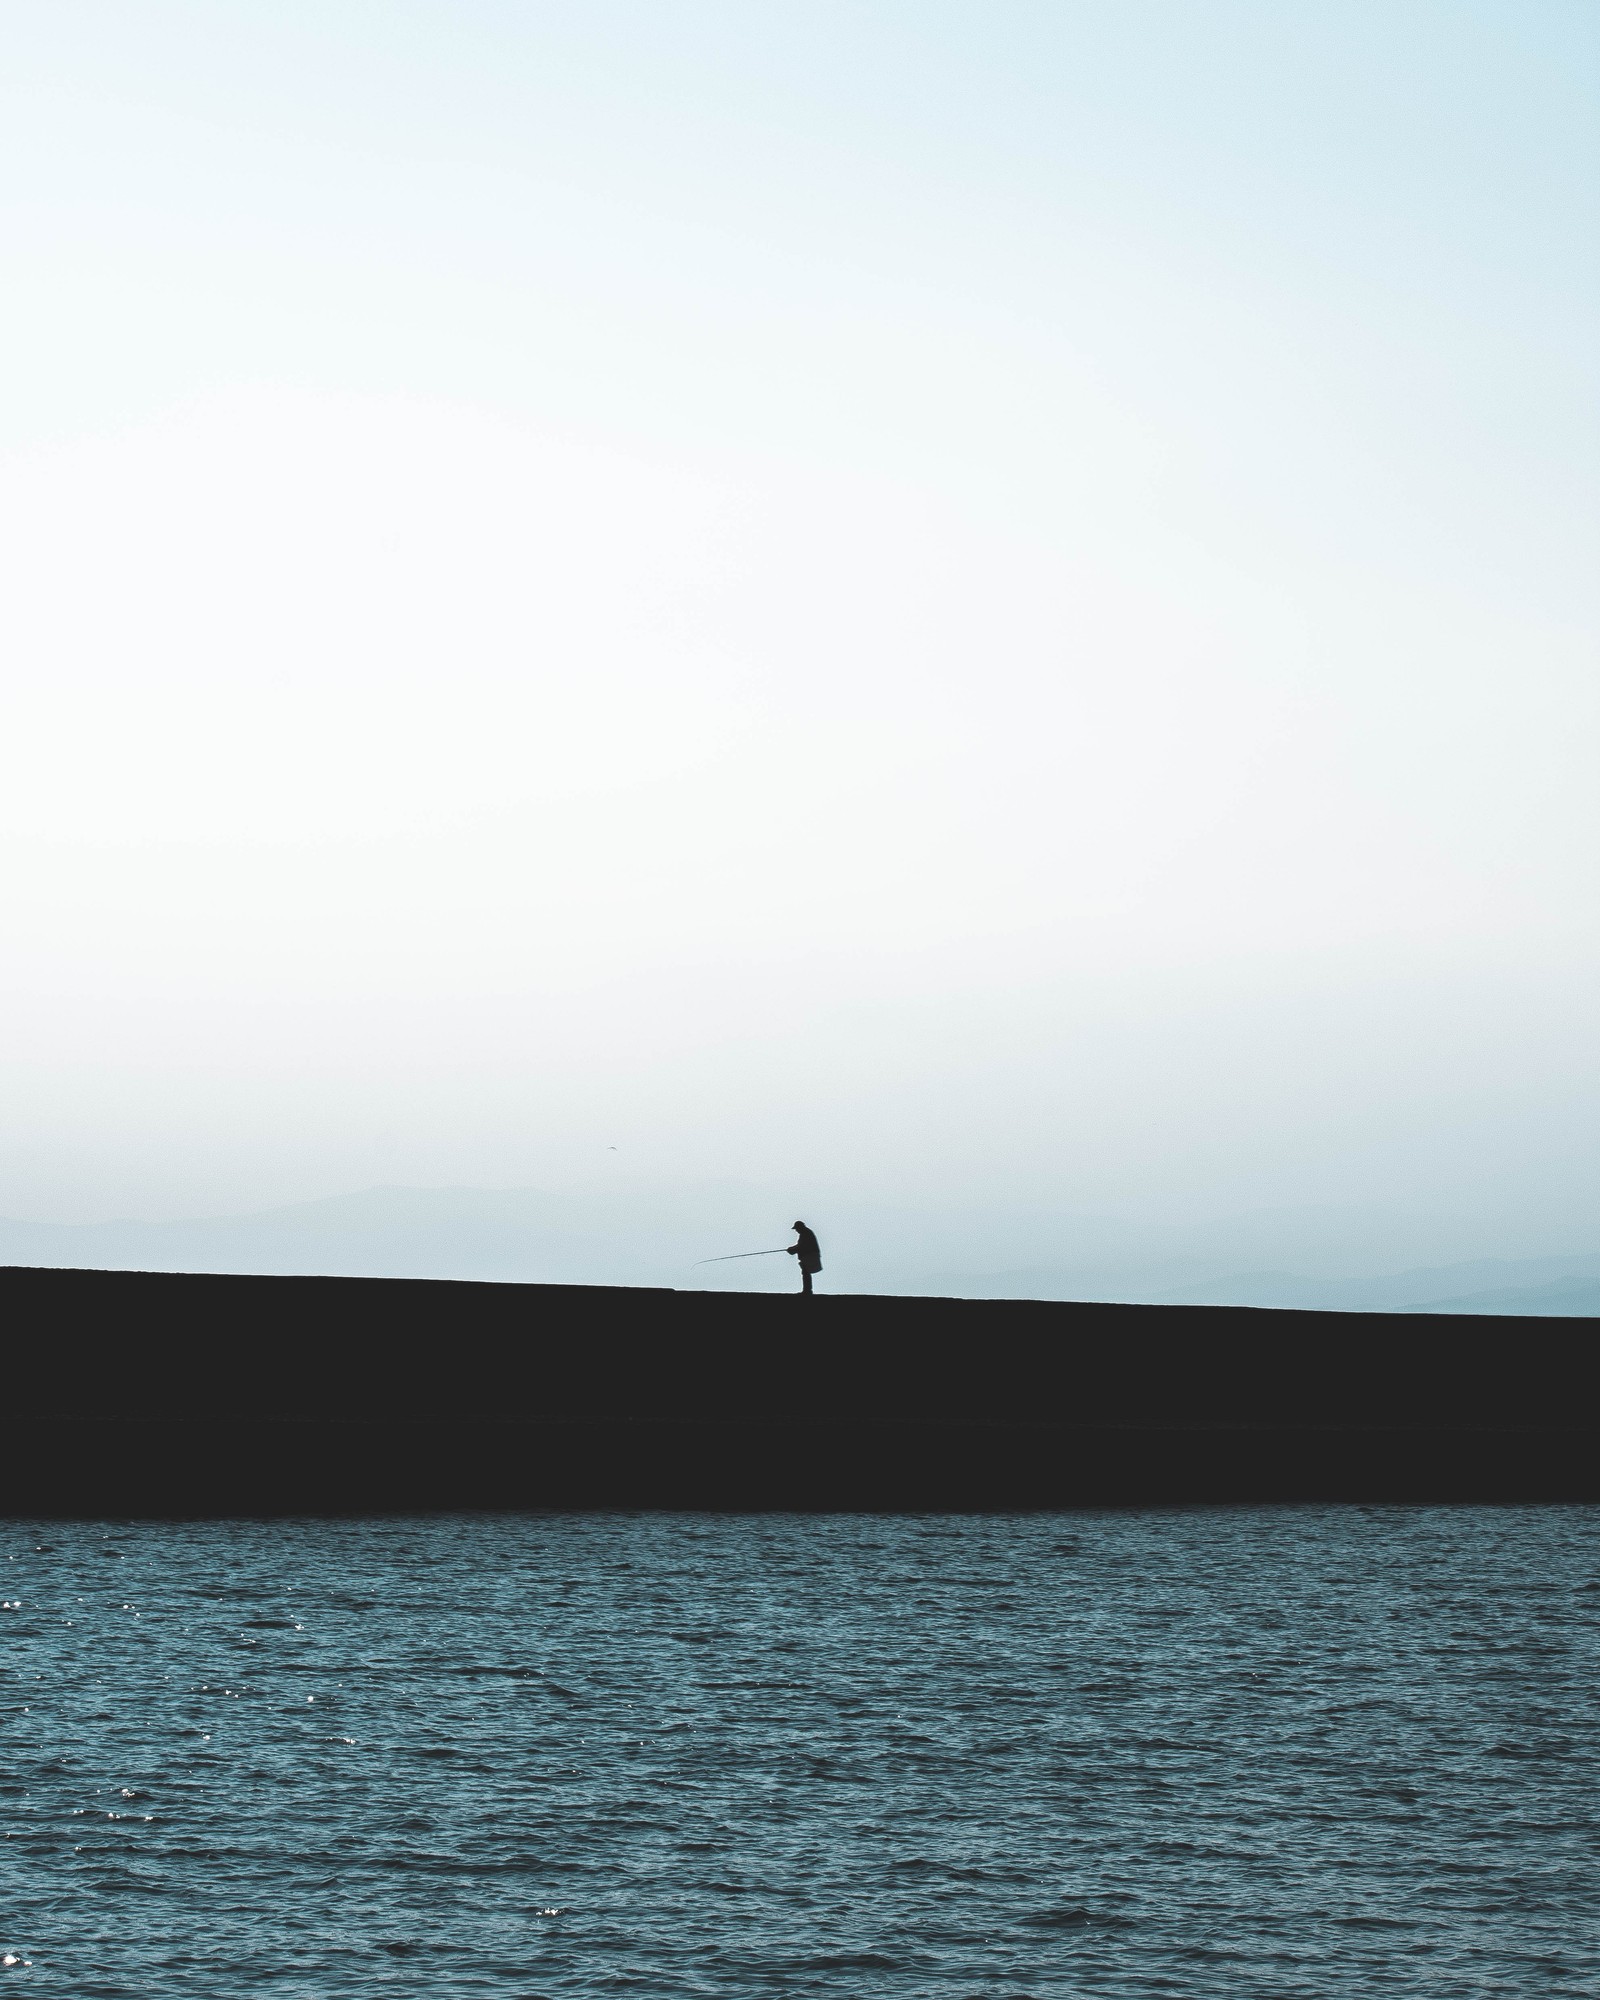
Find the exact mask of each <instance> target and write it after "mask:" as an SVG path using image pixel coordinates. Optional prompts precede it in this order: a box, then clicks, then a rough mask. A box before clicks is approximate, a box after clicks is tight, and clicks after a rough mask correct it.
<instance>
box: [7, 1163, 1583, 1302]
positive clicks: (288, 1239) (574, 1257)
mask: <svg viewBox="0 0 1600 2000" xmlns="http://www.w3.org/2000/svg"><path fill="white" fill-rule="evenodd" d="M797 1204H799V1205H800V1206H799V1208H798V1210H797V1206H796V1205H797ZM796 1212H800V1213H804V1214H807V1215H811V1214H812V1213H813V1212H815V1216H816V1220H817V1227H818V1231H819V1234H820V1235H821V1236H822V1238H823V1242H824V1245H825V1248H826V1251H827V1265H828V1269H827V1279H826V1281H825V1282H826V1284H827V1286H828V1287H829V1288H830V1289H837V1290H838V1291H850V1292H863V1293H878V1294H899V1295H902V1296H918V1297H930V1296H946V1297H952V1298H969V1299H972V1298H991V1299H1007V1298H1010V1299H1023V1298H1035V1299H1047V1300H1048V1299H1056V1300H1070V1299H1078V1300H1083V1301H1104V1302H1123V1303H1128V1304H1152V1305H1155V1304H1176V1305H1237V1306H1274V1307H1286V1308H1308V1309H1313V1310H1319V1309H1320V1310H1324V1311H1345V1312H1408V1311H1411V1312H1415V1311H1427V1310H1433V1309H1435V1308H1437V1309H1438V1310H1439V1311H1451V1312H1475V1313H1476V1312H1506V1313H1529V1314H1536V1315H1545V1316H1549V1315H1563V1314H1576V1315H1585V1314H1589V1313H1594V1312H1596V1311H1600V1306H1597V1305H1596V1303H1595V1294H1596V1288H1597V1287H1600V1255H1597V1254H1595V1253H1593V1252H1582V1253H1577V1254H1573V1255H1569V1256H1545V1257H1535V1258H1521V1259H1508V1258H1503V1257H1468V1258H1462V1259H1458V1260H1456V1261H1450V1253H1451V1252H1452V1251H1454V1250H1456V1249H1457V1247H1458V1246H1459V1247H1462V1248H1465V1247H1468V1246H1470V1245H1471V1244H1472V1243H1473V1242H1474V1241H1481V1232H1480V1231H1479V1230H1477V1229H1476V1228H1475V1227H1474V1225H1473V1224H1472V1223H1471V1222H1470V1220H1464V1219H1459V1218H1458V1219H1455V1220H1451V1219H1449V1218H1446V1219H1444V1220H1443V1221H1442V1222H1441V1221H1438V1220H1430V1219H1429V1218H1426V1217H1424V1218H1408V1217H1406V1216H1397V1215H1393V1214H1389V1213H1387V1212H1385V1211H1382V1210H1365V1209H1335V1208H1324V1209H1299V1210H1295V1209H1280V1210H1261V1211H1256V1212H1253V1213H1250V1214H1245V1215H1238V1216H1231V1217H1223V1218H1220V1219H1218V1220H1216V1221H1213V1222H1205V1223H1188V1224H1183V1225H1181V1226H1178V1225H1162V1224H1156V1223H1142V1222H1137V1221H1132V1220H1130V1219H1128V1218H1127V1217H1123V1216H1117V1215H1100V1214H1094V1213H1058V1212H1052V1211H1050V1210H1047V1209H1044V1208H1040V1209H1038V1210H1035V1211H1029V1212H1027V1213H1022V1212H1019V1211H1016V1210H1014V1209H1002V1208H996V1209H994V1210H992V1211H981V1212H980V1211H972V1210H960V1209H956V1210H952V1209H934V1208H931V1207H930V1208H926V1209H922V1208H918V1209H912V1208H905V1209H895V1208H890V1207H887V1206H881V1205H880V1206H873V1205H870V1204H867V1203H862V1202H856V1201H848V1200H846V1199H845V1198H843V1197H842V1196H836V1197H835V1199H834V1200H833V1201H832V1202H831V1203H829V1202H828V1201H827V1200H826V1199H825V1198H822V1197H819V1196H818V1195H817V1194H816V1193H815V1192H814V1191H813V1190H811V1189H810V1188H778V1189H774V1188H771V1187H761V1186H751V1185H749V1184H740V1183H702V1184H693V1185H687V1186H672V1187H663V1186H660V1185H653V1184H645V1183H630V1182H625V1181H621V1180H618V1181H615V1182H611V1183H606V1184H594V1185H591V1186H588V1187H585V1188H579V1189H566V1190H542V1189H537V1188H502V1189H488V1188H472V1187H444V1188H416V1187H376V1188H367V1189H363V1190H361V1191H360V1192H357V1193H352V1194H344V1195H334V1196H329V1197H327V1198H325V1199H322V1200H317V1201H307V1202H297V1203H294V1204H291V1205H288V1206H284V1207H280V1208H274V1209H269V1210H266V1211H263V1212H260V1213H257V1214H253V1215H234V1216H214V1217H206V1218H200V1219H193V1220H183V1221H172V1222H142V1221H119V1222H102V1223H77V1224H65V1223H40V1222H18V1221H4V1220H0V1264H12V1265H35V1266H47V1267H56V1268H78V1269H86V1270H144V1271H193V1272H220V1273H226V1272H238V1273H242V1274H256V1275H261V1276H274V1275H304V1276H326V1277H394V1278H455V1279H490V1280H503V1281H507V1282H515V1283H553V1284H587V1285H657V1286H661V1285H665V1286H672V1287H677V1288H692V1289H703V1290H708V1291H717V1290H757V1291H759V1290H778V1291H785V1290H789V1289H791V1288H792V1286H793V1283H794V1272H793V1269H792V1267H791V1266H790V1264H789V1262H788V1260H786V1259H774V1260H772V1263H771V1264H770V1265H769V1266H763V1265H762V1264H760V1263H755V1264H751V1263H732V1264H723V1265H708V1266H704V1267H702V1268H700V1269H699V1270H695V1269H694V1268H692V1267H693V1266H694V1263H695V1260H696V1259H697V1258H701V1257H709V1256H714V1255H716V1254H718V1253H720V1252H725V1251H731V1250H741V1249H746V1248H752V1247H755V1246H757V1245H760V1244H763V1243H766V1242H769V1241H777V1240H778V1237H780V1236H784V1235H787V1233H788V1232H787V1224H788V1220H789V1217H790V1216H791V1215H792V1214H795V1213H796ZM775 1230H776V1232H777V1235H774V1231H775ZM1441 1251H1442V1252H1443V1253H1444V1255H1443V1256H1439V1255H1438V1253H1439V1252H1441ZM1408 1252H1409V1255H1408ZM1419 1252H1420V1253H1421V1254H1420V1255H1419V1254H1418V1253H1419ZM1430 1253H1431V1254H1432V1255H1433V1256H1434V1257H1435V1259H1436V1261H1428V1262H1425V1261H1423V1260H1424V1259H1425V1258H1427V1257H1429V1255H1430ZM1391 1258H1392V1259H1393V1261H1392V1262H1390V1261H1388V1260H1390V1259H1391ZM1002 1260H1005V1261H1002ZM1297 1266H1298V1268H1296V1267H1297ZM1586 1287H1587V1289H1585V1288H1586Z"/></svg>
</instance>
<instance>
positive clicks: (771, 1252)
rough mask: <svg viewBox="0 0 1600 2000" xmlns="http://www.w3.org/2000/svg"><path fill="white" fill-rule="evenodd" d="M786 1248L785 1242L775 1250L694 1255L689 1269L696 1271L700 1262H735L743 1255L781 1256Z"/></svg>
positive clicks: (786, 1250) (784, 1253) (785, 1253)
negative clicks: (711, 1255)
mask: <svg viewBox="0 0 1600 2000" xmlns="http://www.w3.org/2000/svg"><path fill="white" fill-rule="evenodd" d="M788 1249H789V1246H788V1244H787V1243H780V1244H779V1245H778V1247H777V1249H776V1250H733V1251H730V1252H729V1254H728V1255H727V1256H726V1257H696V1259H695V1260H694V1262H693V1263H692V1264H691V1265H690V1266H689V1269H690V1270H691V1271H698V1270H699V1268H700V1266H701V1265H702V1264H737V1263H738V1262H739V1261H740V1259H741V1258H743V1257H782V1256H785V1255H787V1253H788Z"/></svg>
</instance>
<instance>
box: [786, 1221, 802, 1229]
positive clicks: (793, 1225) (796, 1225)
mask: <svg viewBox="0 0 1600 2000" xmlns="http://www.w3.org/2000/svg"><path fill="white" fill-rule="evenodd" d="M789 1227H790V1228H791V1229H804V1228H805V1224H804V1223H803V1222H791V1223H790V1224H789Z"/></svg>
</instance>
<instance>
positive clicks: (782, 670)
mask: <svg viewBox="0 0 1600 2000" xmlns="http://www.w3.org/2000/svg"><path fill="white" fill-rule="evenodd" d="M7 25H8V61H7V64H6V74H5V76H4V78H3V79H0V108H3V116H0V160H3V161H4V163H5V167H6V172H5V175H4V192H3V194H0V232H3V235H0V240H3V242H4V245H5V252H4V254H5V260H6V268H7V270H8V273H9V276H10V280H11V293H12V296H13V298H14V299H15V300H18V301H21V302H22V309H20V310H13V311H12V312H11V313H9V314H8V315H6V318H5V321H4V323H3V324H0V357H3V359H4V363H5V370H6V377H7V380H8V383H9V384H10V387H11V394H10V395H8V396H7V397H6V398H5V399H4V403H3V405H0V525H3V530H4V537H5V542H6V547H7V556H8V560H7V570H8V581H7V586H6V590H5V592H4V594H3V597H0V656H3V657H4V659H5V661H6V667H5V671H4V677H3V693H0V722H3V728H0V826H3V828H4V836H5V844H6V852H7V862H8V865H7V867H6V870H5V874H4V886H3V889H0V895H3V897H4V935H5V943H4V946H3V952H4V963H5V979H4V981H3V987H0V1031H3V1032H0V1216H3V1217H7V1218H15V1219H17V1220H18V1221H19V1222H21V1223H26V1224H30V1225H31V1224H35V1223H38V1224H43V1223H62V1224H77V1223H99V1222H103V1221H106V1220H108V1219H111V1218H115V1217H120V1216H130V1217H134V1218H136V1219H137V1218H142V1219H145V1220H148V1221H159V1220H163V1219H166V1220H171V1219H176V1218H184V1217H190V1216H196V1215H205V1214H209V1215H214V1216H235V1215H241V1214H246V1213H249V1212H253V1211H259V1210H265V1209H269V1208H272V1207H274V1206H276V1205H280V1204H284V1203H290V1202H295V1201H312V1200H320V1199H322V1198H324V1197H328V1196H331V1195H335V1194H339V1193H341V1192H344V1193H351V1194H354V1193H355V1192H357V1191H359V1190H362V1189H366V1188H370V1187H374V1186H386V1187H395V1186H398V1187H407V1186H411V1187H445V1186H451V1185H459V1186H464V1187H471V1188H486V1189H491V1190H492V1189H495V1188H501V1189H519V1188H532V1187H539V1186H545V1185H548V1186H550V1187H554V1188H556V1189H558V1190H560V1189H571V1190H577V1189H584V1188H591V1187H592V1188H598V1189H602V1190H604V1188H605V1187H606V1186H607V1180H608V1177H610V1178H614V1179H619V1180H623V1181H626V1182H628V1183H629V1184H630V1185H636V1186H637V1187H639V1188H640V1189H644V1190H649V1191H650V1194H649V1203H656V1204H658V1205H659V1202H661V1201H666V1200H668V1199H669V1197H671V1196H672V1193H673V1191H674V1190H692V1189H694V1188H698V1187H703V1186H705V1185H707V1184H717V1185H722V1186H726V1187H729V1188H744V1189H751V1188H756V1189H760V1190H772V1191H774V1196H776V1191H777V1190H779V1189H787V1190H788V1191H789V1193H788V1195H787V1196H786V1197H785V1205H789V1204H794V1205H792V1206H790V1213H801V1214H805V1213H807V1212H808V1209H810V1208H812V1207H815V1208H817V1209H819V1211H820V1210H823V1209H827V1208H828V1207H829V1206H830V1205H832V1207H833V1209H834V1212H835V1213H836V1214H837V1215H840V1216H848V1217H850V1218H852V1220H851V1222H850V1223H849V1225H848V1227H849V1228H850V1229H851V1230H853V1229H854V1228H855V1227H856V1222H855V1220H854V1218H858V1217H859V1218H864V1217H868V1216H871V1215H874V1214H877V1215H886V1214H889V1213H891V1212H892V1213H895V1214H907V1215H918V1214H921V1215H923V1216H925V1217H926V1218H928V1219H929V1229H930V1230H931V1229H932V1228H933V1223H934V1221H935V1220H936V1219H937V1218H952V1217H957V1218H958V1217H960V1216H962V1215H967V1216H969V1217H971V1218H972V1234H973V1238H974V1241H975V1242H977V1241H979V1240H980V1239H982V1240H985V1241H990V1242H992V1244H993V1245H994V1246H995V1249H996V1254H997V1255H998V1253H999V1251H1000V1250H1001V1249H1002V1248H1003V1247H1004V1246H1005V1245H1006V1244H1008V1243H1011V1242H1013V1241H1025V1240H1032V1238H1031V1236H1030V1232H1032V1235H1033V1236H1041V1235H1047V1234H1048V1231H1049V1229H1050V1227H1051V1226H1052V1225H1051V1222H1050V1218H1051V1217H1056V1218H1061V1219H1063V1220H1062V1224H1061V1226H1062V1227H1066V1226H1067V1222H1068V1221H1069V1220H1070V1219H1071V1218H1082V1217H1085V1216H1091V1217H1092V1216H1096V1215H1098V1216H1103V1217H1119V1216H1120V1217H1133V1218H1136V1219H1137V1218H1144V1221H1145V1222H1146V1223H1148V1224H1149V1226H1150V1227H1151V1228H1152V1229H1154V1228H1156V1227H1157V1226H1158V1225H1159V1227H1160V1228H1167V1227H1169V1226H1170V1227H1171V1228H1173V1229H1180V1230H1181V1229H1182V1228H1186V1227H1190V1226H1198V1225H1202V1224H1205V1223H1206V1222H1207V1219H1208V1218H1213V1219H1214V1218H1227V1217H1230V1216H1238V1215H1242V1214H1246V1213H1250V1212H1255V1211H1260V1210H1264V1209H1286V1210H1296V1209H1305V1210H1313V1209H1350V1210H1359V1211H1367V1210H1370V1211H1371V1212H1372V1213H1373V1214H1375V1215H1380V1214H1399V1215H1402V1216H1417V1217H1424V1218H1427V1217H1433V1218H1443V1219H1444V1221H1443V1222H1441V1224H1440V1230H1439V1232H1438V1236H1439V1241H1440V1242H1444V1241H1445V1240H1446V1238H1447V1237H1448V1240H1449V1242H1450V1243H1454V1242H1455V1241H1456V1240H1457V1237H1458V1236H1464V1237H1466V1238H1469V1239H1472V1241H1473V1242H1475V1243H1476V1246H1477V1251H1476V1254H1481V1255H1482V1256H1484V1257H1496V1256H1511V1257H1517V1256H1525V1257H1536V1256H1542V1255H1545V1254H1546V1253H1547V1252H1550V1253H1553V1252H1556V1251H1571V1252H1574V1253H1577V1252H1582V1251H1587V1250H1590V1249H1594V1248H1600V1230H1597V1229H1596V1227H1595V1224H1594V1220H1593V1219H1594V1218H1595V1217H1596V1216H1600V1149H1597V1147H1596V1144H1595V1140H1596V1131H1597V1117H1600V1036H1597V1030H1596V1012H1597V1010H1596V1006H1595V994H1596V992H1597V991H1600V977H1597V975H1600V922H1597V915H1600V785H1597V784H1596V782H1595V770H1596V767H1597V756H1596V752H1597V748H1600V673H1597V671H1596V666H1597V661H1596V649H1595V632H1596V622H1597V621H1596V610H1597V604H1596V598H1597V582H1600V565H1597V563H1596V560H1595V553H1594V552H1595V548H1596V546H1597V540H1596V526H1597V509H1596V506H1595V471H1596V461H1597V453H1596V441H1597V439H1596V426H1595V401H1594V387H1595V367H1594V354H1595V352H1596V340H1595V336H1596V331H1597V328H1596V319H1597V315H1596V310H1595V308H1596V303H1597V294H1600V260H1597V259H1596V256H1595V249H1594V246H1595V243H1596V241H1597V240H1600V236H1597V225H1600V174H1597V171H1596V169H1597V167H1600V15H1597V14H1596V13H1595V11H1594V10H1593V9H1591V8H1587V7H1584V6H1581V5H1578V4H1565V0H1549V4H1542V5H1540V6H1539V7H1536V8H1528V7H1526V6H1519V5H1512V4H1500V3H1499V0H1485V4H1470V5H1463V4H1449V5H1445V4H1442V0H1441V4H1433V0H1408V4H1406V5H1403V6H1399V7H1396V6H1393V5H1388V4H1385V5H1378V4H1376V0H1352V4H1349V5H1345V6H1341V7H1340V8H1338V9H1326V10H1318V9H1295V10H1290V9H1284V8H1282V7H1279V6H1276V5H1272V4H1268V0H1223V3H1222V4H1218V5H1215V6H1207V7H1204V8H1200V7H1194V6H1189V5H1179V4H1176V0H1173V4H1164V0H1138V4H1133V5H1128V6H1116V7H1113V6H1110V5H1059V4H1051V5H1047V4H1043V0H1038V4H1033V0H998V4H992V5H988V6H985V7H984V8H982V9H981V10H980V9H978V8H976V7H973V6H970V5H957V4H938V0H935V4H931V5H925V6H922V7H918V8H915V9H913V8H910V7H907V6H905V5H902V4H888V3H887V0H884V4H874V0H868V4H864V5H859V6H853V7H851V8H845V9H840V8H826V7H824V8H814V9H806V10H799V9H793V10H790V9H780V8H771V9H745V8H736V7H733V6H732V5H729V4H722V3H721V0H691V4H687V5H685V6H682V7H679V8H674V9H671V10H667V11H665V12H663V11H660V10H654V9H650V8H647V7H644V6H642V5H638V4H623V0H598V4H586V5H585V6H583V7H578V6H575V5H567V4H552V5H548V6H540V7H538V8H535V9H528V8H525V7H520V6H513V5H510V4H507V0H453V4H450V5H445V4H443V0H405V4H402V5H399V6H396V7H394V8H393V9H389V10H385V11H384V12H383V13H381V14H373V13H370V12H367V11H357V12H353V13H340V12H339V11H338V10H334V11H333V12H331V13H330V12H329V11H328V10H325V9H321V8H313V7H311V6H309V5H307V4H304V0H288V4H275V5H273V6H267V5H266V4H264V0H237V4H232V5H229V6H227V7H223V8H213V9H197V8H194V7H193V6H191V5H186V4H178V0H153V4H150V5H147V6H142V7H140V8H139V9H137V10H133V11H132V12H129V11H128V10H124V9H119V8H116V7H113V6H111V5H109V4H106V0H55V4H52V5H50V6H48V7H46V6H43V5H39V4H23V5H20V6H18V7H15V8H13V9H12V10H10V12H9V14H8V24H7ZM606 1198H607V1199H608V1200H610V1199H611V1196H609V1195H608V1196H607V1197H606ZM641 1199H642V1197H641ZM646 1205H647V1206H648V1205H649V1204H648V1203H647V1204H646ZM731 1219H742V1212H741V1216H740V1217H736V1218H731ZM787 1219H788V1218H787V1216H785V1217H784V1220H785V1221H787ZM1445 1222H1447V1223H1448V1229H1446V1228H1445V1227H1444V1223H1445ZM652 1226H654V1225H652ZM862 1226H863V1227H865V1224H863V1225H862ZM951 1226H952V1227H953V1226H954V1224H952V1225H951ZM1072 1226H1073V1227H1076V1224H1075V1223H1074V1224H1073V1225H1072ZM1141 1226H1143V1225H1141ZM1108 1227H1109V1224H1108ZM1373 1229H1374V1235H1373V1239H1372V1245H1371V1247H1372V1252H1373V1255H1374V1256H1376V1255H1377V1254H1378V1253H1379V1250H1380V1248H1381V1244H1382V1241H1384V1240H1386V1239H1383V1237H1382V1231H1381V1229H1380V1227H1379V1225H1378V1224H1377V1223H1374V1225H1373ZM985 1231H987V1236H986V1237H985V1235H984V1232H985ZM1452 1231H1453V1232H1455V1233H1454V1234H1451V1232H1452ZM1425 1234H1426V1232H1425V1231H1421V1230H1419V1232H1418V1240H1419V1241H1421V1240H1422V1239H1423V1237H1424V1236H1425ZM908 1240H909V1239H908ZM727 1247H729V1248H740V1247H744V1246H743V1245H742V1244H740V1243H737V1242H734V1243H730V1244H729V1245H728V1246H727ZM929 1254H931V1251H930V1253H929ZM973 1254H974V1255H976V1254H977V1252H976V1251H974V1253H973ZM1471 1254H1474V1252H1473V1249H1472V1245H1471V1243H1470V1242H1469V1244H1468V1247H1467V1248H1464V1249H1463V1250H1462V1252H1461V1255H1462V1256H1463V1257H1467V1256H1469V1255H1471ZM994 1268H997V1269H999V1268H1009V1267H1007V1266H1002V1265H996V1266H995V1267H994Z"/></svg>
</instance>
